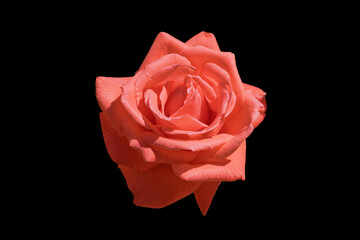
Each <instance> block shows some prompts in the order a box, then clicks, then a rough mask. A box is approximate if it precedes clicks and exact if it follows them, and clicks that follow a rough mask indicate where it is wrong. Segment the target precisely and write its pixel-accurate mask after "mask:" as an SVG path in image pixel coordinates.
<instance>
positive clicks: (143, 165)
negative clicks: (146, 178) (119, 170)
mask: <svg viewBox="0 0 360 240" xmlns="http://www.w3.org/2000/svg"><path fill="white" fill-rule="evenodd" d="M100 121H101V129H102V132H103V136H104V141H105V145H106V149H107V151H108V153H109V155H110V157H111V159H112V160H113V161H114V162H116V163H118V164H121V165H124V166H127V167H130V168H134V169H137V170H139V171H145V170H149V169H151V168H153V167H156V166H158V164H152V163H147V162H145V161H144V160H143V159H142V158H141V156H140V154H139V153H138V152H136V151H135V150H134V149H133V148H131V147H130V146H129V140H128V139H127V138H126V137H125V136H119V134H118V133H117V132H116V130H115V129H114V127H113V126H112V125H111V123H110V121H109V120H108V119H107V117H106V116H105V115H104V113H100Z"/></svg>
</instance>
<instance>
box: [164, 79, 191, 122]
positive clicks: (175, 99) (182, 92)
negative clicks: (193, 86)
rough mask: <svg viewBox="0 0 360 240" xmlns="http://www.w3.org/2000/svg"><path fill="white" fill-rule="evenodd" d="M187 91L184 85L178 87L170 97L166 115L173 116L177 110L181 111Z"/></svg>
mask: <svg viewBox="0 0 360 240" xmlns="http://www.w3.org/2000/svg"><path fill="white" fill-rule="evenodd" d="M186 95H187V91H186V87H185V86H184V85H180V86H178V87H177V88H176V89H175V90H174V91H173V92H172V93H171V94H170V96H169V98H168V100H167V102H166V104H165V109H164V110H165V115H166V116H168V117H169V116H171V115H172V114H173V113H175V112H176V111H177V110H179V109H180V108H181V107H182V106H183V104H184V101H185V99H186Z"/></svg>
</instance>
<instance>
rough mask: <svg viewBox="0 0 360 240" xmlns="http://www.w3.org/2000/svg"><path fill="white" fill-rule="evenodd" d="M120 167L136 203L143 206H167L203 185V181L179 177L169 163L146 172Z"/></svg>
mask: <svg viewBox="0 0 360 240" xmlns="http://www.w3.org/2000/svg"><path fill="white" fill-rule="evenodd" d="M119 167H120V169H121V171H122V173H123V174H124V176H125V179H126V182H127V185H128V187H129V189H130V191H131V192H132V194H133V195H134V204H135V205H137V206H141V207H149V208H162V207H166V206H168V205H170V204H172V203H174V202H176V201H178V200H180V199H182V198H184V197H186V196H187V195H189V194H191V193H193V192H194V191H195V190H196V189H198V188H199V186H200V185H201V182H199V183H194V182H186V181H184V180H182V179H180V178H178V177H177V176H175V175H174V173H173V171H172V169H171V167H170V166H169V165H167V164H162V165H160V166H158V167H156V168H152V169H150V170H148V171H146V172H140V171H137V170H134V169H131V168H127V167H124V166H121V165H119Z"/></svg>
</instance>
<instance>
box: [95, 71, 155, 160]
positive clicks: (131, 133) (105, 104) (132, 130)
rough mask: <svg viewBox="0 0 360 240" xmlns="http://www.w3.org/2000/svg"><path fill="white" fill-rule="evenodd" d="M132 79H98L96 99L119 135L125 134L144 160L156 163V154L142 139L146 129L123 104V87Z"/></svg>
mask: <svg viewBox="0 0 360 240" xmlns="http://www.w3.org/2000/svg"><path fill="white" fill-rule="evenodd" d="M132 79H133V78H106V77H98V78H97V79H96V97H97V99H98V102H99V104H100V107H101V109H102V110H103V111H104V114H105V115H106V117H107V119H108V120H109V122H110V123H111V125H112V126H113V127H114V128H115V129H116V131H117V132H118V133H119V135H123V134H125V135H126V137H127V139H128V140H129V143H130V146H131V147H133V148H135V149H136V150H137V151H138V152H139V153H141V156H142V157H143V158H144V160H146V161H148V162H153V161H155V154H154V152H153V151H152V149H151V148H149V147H148V146H147V144H146V143H145V142H144V140H143V139H142V138H141V132H142V131H144V130H145V128H143V127H141V126H140V125H139V124H137V123H136V122H135V121H134V120H133V119H132V118H131V117H130V116H129V114H128V113H127V112H126V111H125V109H124V107H123V104H122V103H121V97H122V89H121V87H122V86H123V85H124V84H127V83H128V82H129V81H132Z"/></svg>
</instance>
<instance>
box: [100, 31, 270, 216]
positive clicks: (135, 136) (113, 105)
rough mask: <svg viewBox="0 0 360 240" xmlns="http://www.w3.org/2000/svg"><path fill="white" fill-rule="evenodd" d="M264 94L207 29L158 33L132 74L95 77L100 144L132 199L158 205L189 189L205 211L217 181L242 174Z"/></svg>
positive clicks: (262, 109) (261, 112)
mask: <svg viewBox="0 0 360 240" xmlns="http://www.w3.org/2000/svg"><path fill="white" fill-rule="evenodd" d="M264 96H265V93H264V92H263V91H262V90H261V89H259V88H257V87H254V86H251V85H248V84H245V83H243V82H242V81H241V79H240V76H239V73H238V71H237V68H236V63H235V56H234V54H232V53H230V52H221V51H220V49H219V46H218V44H217V42H216V39H215V37H214V35H213V34H211V33H206V32H201V33H199V34H197V35H196V36H194V37H193V38H191V39H190V40H189V41H187V42H186V43H183V42H181V41H179V40H177V39H176V38H174V37H172V36H170V35H169V34H167V33H163V32H162V33H160V34H159V35H158V36H157V37H156V39H155V41H154V43H153V45H152V47H151V49H150V51H149V53H148V54H147V56H146V58H145V60H144V62H143V63H142V65H141V66H140V69H139V70H138V71H137V72H136V74H135V76H133V77H121V78H114V77H98V78H97V79H96V97H97V99H98V102H99V105H100V107H101V109H102V111H103V112H101V113H100V120H101V126H102V131H103V136H104V140H105V144H106V148H107V151H108V152H109V155H110V157H111V158H112V160H113V161H114V162H116V163H117V164H118V166H119V168H120V169H121V171H122V173H123V175H124V176H125V179H126V182H127V185H128V187H129V189H130V191H131V192H132V194H133V195H134V204H135V205H138V206H142V207H150V208H162V207H165V206H167V205H169V204H172V203H174V202H176V201H177V200H179V199H182V198H184V197H186V196H187V195H189V194H191V193H194V194H195V197H196V201H197V203H198V205H199V207H200V209H201V211H202V213H203V215H206V212H207V210H208V209H209V206H210V204H211V201H212V199H213V197H214V195H215V192H216V190H217V188H218V186H219V184H220V183H221V182H222V181H236V180H240V179H241V180H244V179H245V151H246V140H245V139H246V138H247V137H248V136H249V135H250V134H251V132H252V131H253V130H254V128H256V127H257V126H258V125H259V124H260V123H261V122H262V120H263V119H264V117H265V111H266V102H265V97H264Z"/></svg>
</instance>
